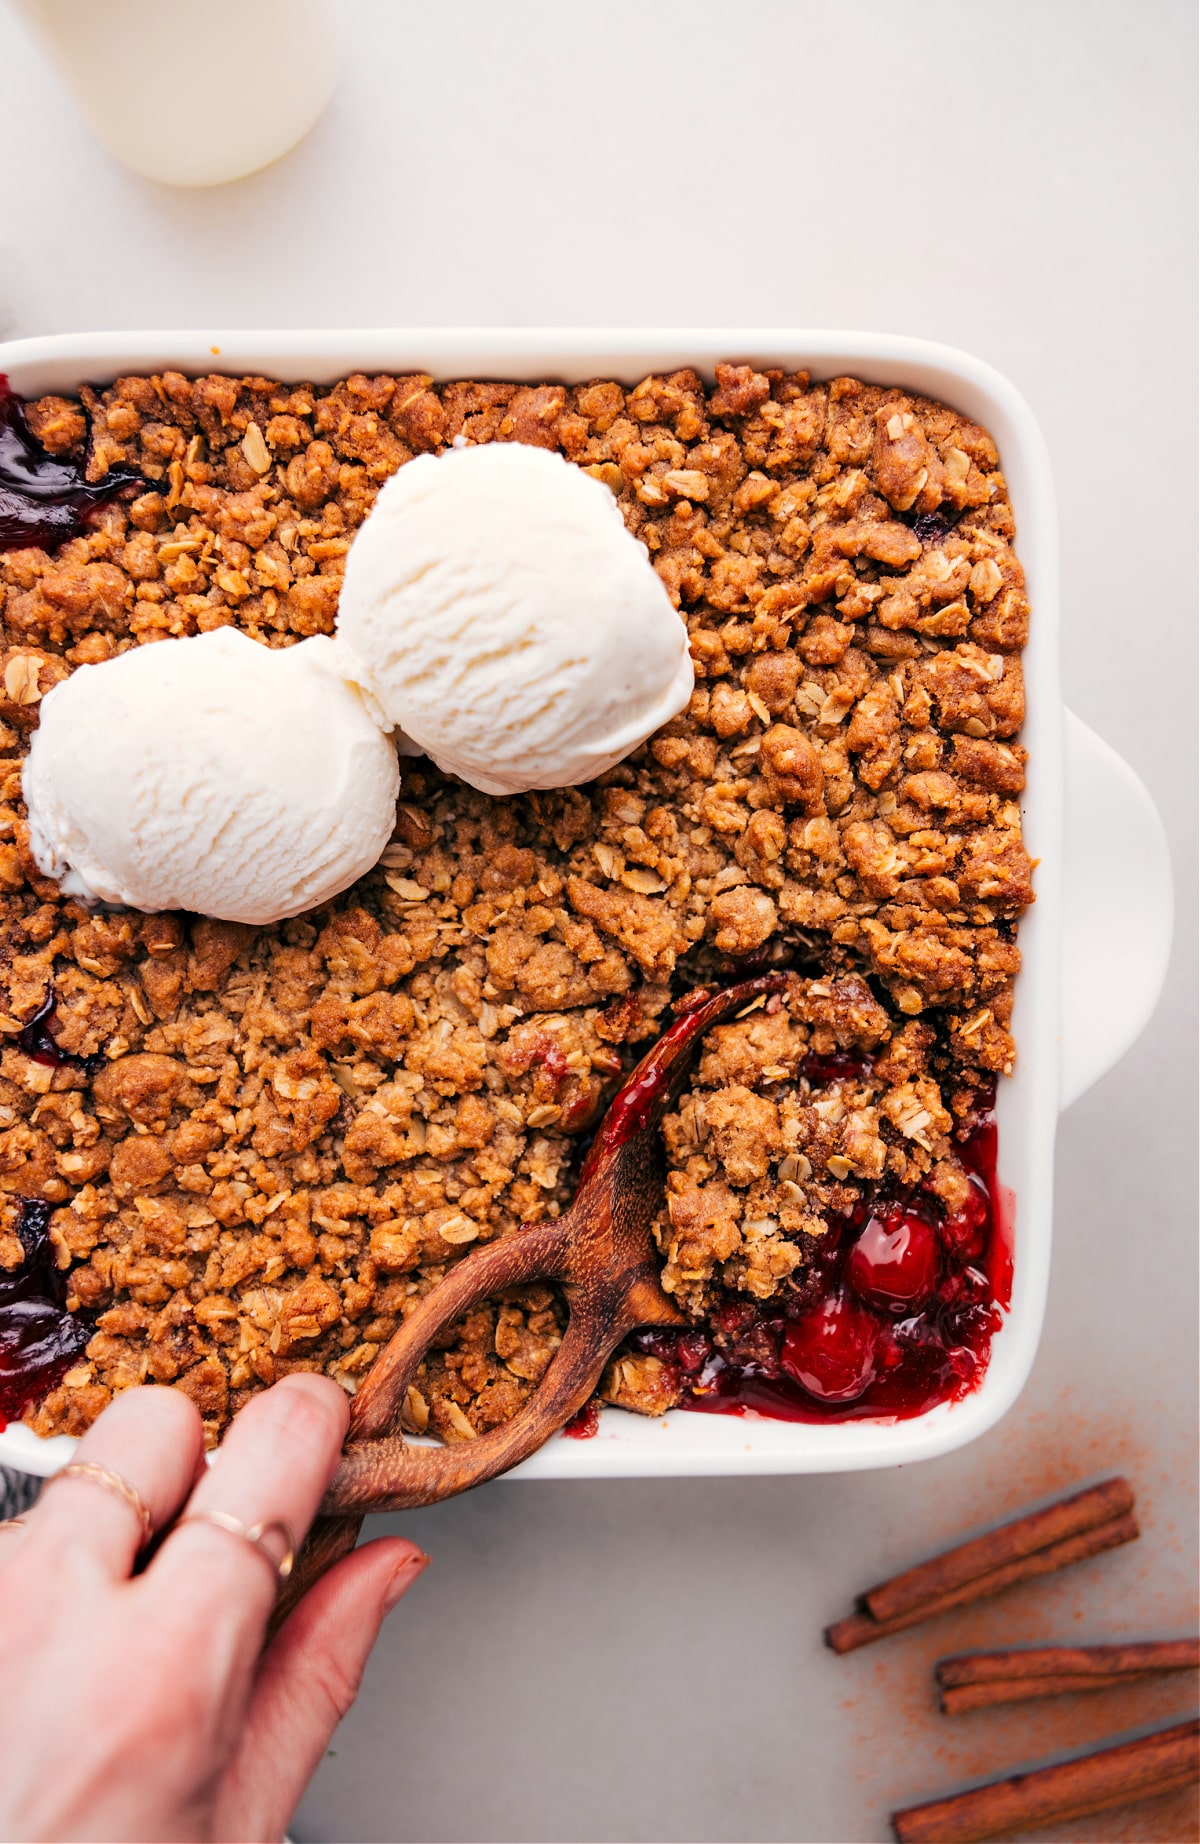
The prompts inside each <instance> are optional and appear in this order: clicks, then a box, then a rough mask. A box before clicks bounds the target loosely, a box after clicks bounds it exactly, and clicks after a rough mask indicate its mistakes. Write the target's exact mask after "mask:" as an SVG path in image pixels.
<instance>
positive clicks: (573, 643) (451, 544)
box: [337, 442, 692, 794]
mask: <svg viewBox="0 0 1200 1844" xmlns="http://www.w3.org/2000/svg"><path fill="white" fill-rule="evenodd" d="M337 645H338V649H339V653H340V656H341V659H342V662H343V666H344V669H345V670H346V671H347V673H349V674H350V675H351V676H352V677H353V678H355V679H356V680H357V682H358V683H359V684H360V685H361V686H362V687H363V689H364V691H365V693H366V694H367V696H368V698H369V699H370V700H371V701H372V703H373V704H374V705H375V706H376V707H377V711H378V715H379V717H380V721H381V722H383V723H386V724H387V725H388V726H389V727H392V728H396V729H398V730H400V731H401V732H402V733H403V735H404V736H405V737H407V738H408V739H410V741H411V742H412V743H413V744H414V745H416V746H417V747H418V748H419V749H421V750H423V751H424V752H425V753H426V754H427V755H429V756H431V757H432V758H433V760H434V761H435V762H436V763H437V765H438V767H439V768H442V769H444V770H446V771H447V772H448V773H450V774H454V775H458V776H459V777H460V778H461V779H462V780H463V781H468V782H470V784H471V785H472V787H477V788H481V789H482V790H483V791H484V793H487V794H517V793H521V792H523V791H524V790H525V789H527V788H558V787H571V786H574V785H576V784H577V783H578V782H581V781H590V780H591V779H592V777H593V776H595V775H599V774H602V773H603V771H604V770H605V769H607V768H611V767H612V766H613V764H614V763H616V762H619V761H620V760H621V759H622V757H624V756H627V755H628V754H629V752H630V750H631V749H635V748H636V747H637V745H638V744H639V743H641V742H644V741H645V739H646V737H648V736H649V735H650V734H651V733H652V732H653V731H655V730H657V729H658V728H659V727H660V726H661V725H662V724H664V723H666V722H667V720H668V719H669V718H671V717H674V716H675V715H676V714H677V712H679V711H680V710H682V709H683V707H684V705H685V704H686V703H687V701H688V698H689V697H690V695H691V691H692V663H691V658H690V655H689V653H688V644H687V630H686V628H685V626H684V623H683V621H682V619H681V617H680V616H679V614H678V613H677V612H676V610H675V608H674V607H673V606H672V603H671V598H670V596H669V595H668V594H667V591H666V589H665V588H664V586H663V584H662V583H661V582H660V580H659V578H658V576H657V574H656V573H655V570H654V568H653V565H652V564H651V562H650V559H649V556H648V554H647V552H646V548H645V546H644V545H643V544H641V543H640V542H639V541H638V539H637V538H635V537H633V536H632V534H631V533H630V532H628V531H627V530H626V529H625V524H624V521H623V519H622V518H621V514H620V510H619V509H618V506H617V503H616V501H615V500H614V498H613V496H612V494H611V493H610V492H609V490H608V488H607V487H606V486H604V485H602V483H601V482H600V481H598V480H595V479H593V478H592V476H591V475H589V474H587V473H585V472H584V471H583V469H582V468H579V467H576V466H573V465H572V463H570V462H569V461H564V460H563V458H562V456H561V455H558V454H554V453H551V452H550V451H549V450H546V449H541V448H531V447H528V446H526V445H524V444H521V443H517V442H488V443H484V444H482V445H481V446H479V447H476V448H461V449H451V450H449V451H448V452H446V453H445V454H442V455H439V456H437V457H434V456H432V455H422V456H420V457H419V458H418V459H417V460H415V461H410V462H408V463H407V464H406V465H405V466H404V467H402V468H401V469H400V471H399V472H398V473H397V474H395V475H394V476H393V477H392V479H391V480H389V481H388V483H387V485H386V486H385V487H384V488H383V490H382V492H381V493H380V495H379V497H378V499H377V500H376V502H375V505H374V507H373V509H372V511H371V514H370V516H369V518H368V519H367V520H366V522H365V524H364V525H363V526H362V528H361V529H360V531H359V533H358V535H357V537H356V538H355V540H354V543H353V545H352V546H351V548H350V554H349V556H348V558H347V560H346V575H345V581H344V583H343V585H342V592H341V601H340V605H339V612H338V633H337Z"/></svg>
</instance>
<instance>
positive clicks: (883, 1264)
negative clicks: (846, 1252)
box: [846, 1205, 939, 1316]
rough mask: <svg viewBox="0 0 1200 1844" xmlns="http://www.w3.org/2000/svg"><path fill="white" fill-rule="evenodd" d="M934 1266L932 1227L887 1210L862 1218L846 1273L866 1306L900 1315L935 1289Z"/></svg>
mask: <svg viewBox="0 0 1200 1844" xmlns="http://www.w3.org/2000/svg"><path fill="white" fill-rule="evenodd" d="M938 1265H939V1264H938V1245H937V1232H936V1231H935V1229H934V1227H933V1224H932V1223H930V1222H928V1221H927V1220H926V1219H925V1218H924V1217H919V1216H916V1215H914V1213H913V1212H912V1211H911V1210H901V1209H899V1208H898V1207H897V1206H895V1205H892V1206H891V1207H887V1206H884V1207H882V1208H880V1209H879V1210H877V1211H876V1212H875V1214H874V1215H873V1216H872V1217H870V1218H869V1219H868V1222H867V1226H866V1228H865V1229H864V1230H863V1232H862V1234H861V1235H860V1236H859V1238H858V1241H857V1242H856V1243H855V1244H854V1247H853V1248H852V1249H851V1250H850V1258H849V1260H848V1262H847V1263H846V1274H847V1277H848V1279H849V1281H850V1285H851V1286H852V1287H853V1289H854V1291H855V1293H856V1294H857V1295H858V1297H859V1299H860V1300H865V1301H866V1303H867V1305H868V1306H874V1307H877V1308H878V1309H879V1311H880V1312H885V1313H896V1314H898V1315H900V1316H903V1315H904V1314H905V1313H910V1312H913V1311H915V1310H916V1308H917V1307H919V1306H923V1305H924V1304H925V1302H926V1300H928V1299H929V1298H930V1297H931V1296H932V1294H933V1292H934V1290H935V1289H936V1287H937V1284H938Z"/></svg>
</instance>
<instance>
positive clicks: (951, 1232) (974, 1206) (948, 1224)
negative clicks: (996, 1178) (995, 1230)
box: [942, 1177, 991, 1261]
mask: <svg viewBox="0 0 1200 1844" xmlns="http://www.w3.org/2000/svg"><path fill="white" fill-rule="evenodd" d="M990 1215H991V1204H990V1200H989V1198H988V1194H987V1189H986V1187H985V1186H984V1184H983V1183H982V1181H981V1180H980V1179H979V1178H975V1177H972V1179H971V1189H970V1193H969V1194H968V1197H967V1201H966V1203H965V1204H964V1205H963V1206H962V1208H961V1210H956V1211H955V1212H954V1214H953V1215H952V1216H948V1217H946V1218H945V1219H944V1221H943V1223H942V1241H943V1242H944V1243H945V1245H946V1249H947V1251H948V1252H949V1253H950V1254H951V1255H952V1256H953V1257H954V1259H955V1260H957V1261H975V1260H976V1259H977V1258H978V1257H979V1256H980V1255H982V1253H983V1245H984V1231H985V1230H986V1228H987V1222H988V1218H989V1216H990Z"/></svg>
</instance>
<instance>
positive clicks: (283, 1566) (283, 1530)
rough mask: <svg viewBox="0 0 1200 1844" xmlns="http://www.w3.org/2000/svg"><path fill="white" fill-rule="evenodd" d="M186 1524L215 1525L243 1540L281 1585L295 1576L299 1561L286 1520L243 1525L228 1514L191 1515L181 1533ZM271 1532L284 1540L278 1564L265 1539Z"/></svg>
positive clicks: (214, 1512)
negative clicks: (294, 1568) (251, 1547)
mask: <svg viewBox="0 0 1200 1844" xmlns="http://www.w3.org/2000/svg"><path fill="white" fill-rule="evenodd" d="M185 1524H215V1525H216V1527H217V1529H218V1530H227V1531H228V1532H229V1534H230V1536H231V1537H241V1538H242V1540H243V1541H244V1542H246V1543H250V1544H252V1545H253V1547H254V1548H255V1549H256V1550H257V1551H258V1553H259V1555H260V1556H261V1557H262V1558H263V1561H264V1562H265V1563H266V1564H267V1565H268V1567H269V1568H270V1570H271V1573H272V1575H274V1576H275V1577H276V1579H277V1580H278V1581H280V1582H285V1581H286V1580H287V1578H288V1576H289V1575H290V1574H291V1572H292V1564H293V1563H294V1562H295V1560H296V1539H295V1537H293V1535H292V1533H291V1531H290V1530H289V1529H288V1527H287V1525H286V1524H285V1523H284V1522H283V1520H282V1518H269V1519H268V1520H267V1521H266V1522H265V1523H262V1524H243V1523H242V1520H241V1518H238V1517H234V1516H232V1514H231V1513H230V1512H228V1511H189V1512H188V1514H187V1516H186V1517H181V1518H180V1520H179V1522H178V1524H177V1525H176V1526H175V1528H176V1529H177V1530H181V1529H182V1528H183V1526H184V1525H185ZM270 1530H277V1531H278V1532H279V1534H280V1536H281V1537H282V1538H283V1555H282V1556H281V1557H280V1558H279V1559H278V1561H276V1559H275V1557H274V1556H273V1555H272V1554H271V1552H270V1550H269V1549H268V1548H267V1546H266V1544H265V1543H264V1542H263V1538H264V1537H265V1536H266V1534H267V1532H268V1531H270Z"/></svg>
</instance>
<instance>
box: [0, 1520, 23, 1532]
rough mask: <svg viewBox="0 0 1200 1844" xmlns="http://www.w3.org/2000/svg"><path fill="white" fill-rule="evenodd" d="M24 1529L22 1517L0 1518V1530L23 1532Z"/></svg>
mask: <svg viewBox="0 0 1200 1844" xmlns="http://www.w3.org/2000/svg"><path fill="white" fill-rule="evenodd" d="M24 1528H25V1519H24V1518H23V1517H4V1518H0V1530H24Z"/></svg>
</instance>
